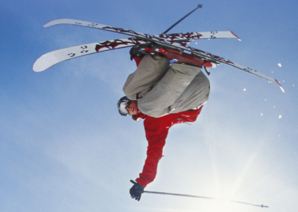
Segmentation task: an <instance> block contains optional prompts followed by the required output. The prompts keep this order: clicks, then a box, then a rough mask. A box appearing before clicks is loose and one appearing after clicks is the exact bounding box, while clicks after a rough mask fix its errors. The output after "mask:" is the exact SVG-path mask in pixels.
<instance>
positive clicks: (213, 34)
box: [43, 19, 240, 42]
mask: <svg viewBox="0 0 298 212" xmlns="http://www.w3.org/2000/svg"><path fill="white" fill-rule="evenodd" d="M59 24H70V25H77V26H84V27H90V28H95V29H101V30H106V31H110V32H116V33H120V34H125V35H129V36H136V37H142V38H144V37H148V38H150V39H158V40H160V41H162V40H166V41H175V42H179V41H181V42H182V41H193V40H197V39H218V38H220V39H223V38H236V39H238V40H240V38H239V37H238V36H237V35H236V34H235V33H233V32H232V31H209V32H186V33H173V34H161V35H148V34H144V33H140V32H136V31H133V30H129V29H123V28H119V27H113V26H109V25H104V24H98V23H94V22H88V21H81V20H76V19H56V20H53V21H50V22H48V23H47V24H45V25H44V26H43V27H45V28H46V27H50V26H54V25H59Z"/></svg>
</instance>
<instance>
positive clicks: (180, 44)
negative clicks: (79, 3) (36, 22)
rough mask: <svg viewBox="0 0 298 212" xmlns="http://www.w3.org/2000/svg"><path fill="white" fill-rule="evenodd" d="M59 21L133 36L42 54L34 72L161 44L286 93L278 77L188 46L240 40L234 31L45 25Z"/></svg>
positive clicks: (82, 22) (98, 25)
mask: <svg viewBox="0 0 298 212" xmlns="http://www.w3.org/2000/svg"><path fill="white" fill-rule="evenodd" d="M58 24H71V25H78V26H84V27H90V28H95V29H101V30H106V31H111V32H116V33H120V34H125V35H130V36H134V38H124V39H115V40H109V41H104V42H97V43H91V44H84V45H79V46H74V47H69V48H65V49H60V50H56V51H52V52H49V53H47V54H44V55H42V56H41V57H40V58H38V59H37V60H36V62H35V63H34V65H33V70H34V71H35V72H41V71H44V70H46V69H47V68H49V67H51V66H53V65H55V64H57V63H60V62H62V61H65V60H68V59H72V58H76V57H80V56H84V55H88V54H93V53H96V52H101V51H107V50H113V49H118V48H124V47H129V46H133V45H136V44H144V43H156V44H158V45H161V46H164V47H167V48H173V49H179V50H182V51H188V52H190V53H191V54H193V55H195V56H198V57H200V58H202V59H203V60H205V61H209V62H212V63H216V64H220V63H225V64H227V65H230V66H233V67H235V68H238V69H240V70H243V71H245V72H247V73H250V74H253V75H255V76H258V77H261V78H263V79H265V80H267V81H270V82H272V83H274V84H276V85H278V86H279V87H280V89H281V90H282V91H283V92H285V90H284V89H283V87H282V86H281V84H280V83H279V82H278V81H277V80H276V79H274V78H272V77H270V76H267V75H265V74H262V73H260V72H257V71H256V70H253V69H251V68H249V67H246V66H243V65H240V64H237V63H235V62H232V61H230V60H227V59H225V58H223V57H220V56H216V55H213V54H211V53H208V52H205V51H202V50H200V49H195V48H192V47H189V46H187V44H188V43H189V42H191V41H193V40H197V39H216V38H236V39H238V40H240V38H239V37H238V36H237V35H235V34H234V33H233V32H231V31H210V32H188V33H174V34H161V35H148V34H144V33H139V32H135V31H133V30H128V29H123V28H119V27H112V26H109V25H103V24H98V23H94V22H87V21H80V20H75V19H57V20H53V21H50V22H49V23H47V24H45V25H44V27H49V26H53V25H58Z"/></svg>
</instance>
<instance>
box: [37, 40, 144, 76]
mask: <svg viewBox="0 0 298 212" xmlns="http://www.w3.org/2000/svg"><path fill="white" fill-rule="evenodd" d="M144 43H148V41H147V42H146V41H144V40H140V39H136V38H123V39H115V40H108V41H102V42H95V43H89V44H83V45H78V46H72V47H68V48H64V49H58V50H55V51H51V52H48V53H46V54H44V55H42V56H41V57H39V58H38V59H37V60H36V61H35V63H34V64H33V71H35V72H42V71H44V70H46V69H48V68H50V67H52V66H53V65H55V64H57V63H60V62H63V61H65V60H69V59H73V58H77V57H81V56H85V55H89V54H94V53H97V52H103V51H108V50H113V49H119V48H125V47H129V46H134V45H136V44H144Z"/></svg>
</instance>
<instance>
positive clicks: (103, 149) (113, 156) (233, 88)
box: [0, 0, 298, 212]
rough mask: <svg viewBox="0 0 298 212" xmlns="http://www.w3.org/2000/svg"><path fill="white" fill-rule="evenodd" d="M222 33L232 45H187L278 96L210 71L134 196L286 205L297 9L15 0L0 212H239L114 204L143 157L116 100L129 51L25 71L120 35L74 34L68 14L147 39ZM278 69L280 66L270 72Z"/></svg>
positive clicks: (1, 90)
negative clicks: (193, 116)
mask: <svg viewBox="0 0 298 212" xmlns="http://www.w3.org/2000/svg"><path fill="white" fill-rule="evenodd" d="M199 3H202V4H203V8H202V9H199V10H198V11H196V12H195V13H194V14H192V15H191V16H190V17H188V18H187V19H185V20H184V21H183V22H181V23H180V24H179V25H177V26H176V27H175V28H174V29H172V30H171V31H170V32H189V31H211V30H212V31H215V30H232V31H234V32H235V33H236V34H237V35H238V36H239V37H240V38H241V39H242V41H241V42H239V41H237V40H236V39H235V40H210V41H208V40H207V41H196V42H192V43H191V44H190V45H191V46H193V47H196V48H199V49H202V50H205V51H208V52H211V53H213V54H217V55H220V56H222V57H225V58H228V59H230V60H232V61H235V62H237V63H240V64H243V65H246V66H249V67H251V68H253V69H256V70H258V71H260V72H262V73H264V74H267V75H270V76H272V77H274V78H277V79H278V80H279V81H280V82H281V83H282V85H283V86H284V88H285V90H286V93H282V92H281V91H280V89H279V88H278V87H277V86H275V85H273V84H269V83H268V82H266V81H265V80H262V79H260V78H257V77H255V76H252V75H249V74H247V73H245V72H242V71H240V70H238V69H235V68H233V67H229V66H227V65H224V64H222V65H220V66H218V67H217V68H216V69H212V70H211V75H210V76H209V79H210V82H211V94H210V100H209V101H208V103H207V104H206V105H205V106H204V108H203V110H202V113H201V115H200V117H199V118H198V120H197V122H196V123H193V124H191V125H186V124H183V125H178V126H174V127H173V128H172V129H171V130H170V134H169V136H168V139H167V144H166V147H165V149H164V157H163V158H162V160H161V162H160V165H159V169H158V175H157V178H156V180H155V181H154V182H153V183H152V184H150V185H148V186H147V188H146V189H148V190H153V191H165V192H175V193H185V194H193V195H200V196H210V197H216V198H224V199H233V200H239V201H244V202H250V203H254V204H265V205H269V206H270V208H269V209H263V210H268V211H269V210H270V211H271V212H277V211H278V212H281V211H286V212H289V211H295V208H297V207H298V203H297V202H298V201H297V196H298V181H297V176H298V164H297V161H298V153H297V152H298V144H297V137H298V136H297V133H298V130H297V119H298V114H297V112H296V107H297V104H298V99H297V97H298V95H297V87H298V83H297V79H298V74H297V71H296V70H297V68H296V66H297V65H296V63H295V62H296V58H297V56H298V55H297V38H296V34H297V27H298V26H297V25H298V24H297V21H296V20H297V18H298V17H297V4H298V3H297V2H296V1H293V0H285V1H275V0H274V1H269V0H264V1H256V0H252V1H246V0H245V1H239V0H238V1H234V0H230V1H227V2H222V1H218V0H210V1H201V2H197V1H193V0H189V1H187V4H186V2H183V1H168V0H164V1H163V0H159V1H157V0H151V1H134V0H127V1H119V0H110V1H108V2H107V1H94V0H85V1H80V0H78V1H67V0H59V1H48V2H44V1H20V0H12V1H9V2H8V1H5V2H3V1H2V2H1V3H0V11H1V15H2V18H1V20H0V23H1V29H0V35H1V51H0V58H1V63H0V68H1V72H0V76H1V77H0V98H1V104H0V129H1V131H0V132H1V133H0V141H1V142H0V211H6V212H14V211H18V212H19V211H22V212H26V211H30V212H32V211H34V212H35V211H44V212H53V211H55V212H60V211H61V212H62V211H63V212H65V211H73V212H79V211H106V212H110V211H111V212H113V211H130V212H131V211H166V212H180V211H188V212H190V211H191V212H192V211H206V212H208V211H212V212H217V211H221V212H222V211H229V212H234V211H237V212H238V211H241V212H250V211H257V210H261V209H259V208H255V207H251V206H246V205H240V204H234V203H228V202H218V201H209V200H198V199H191V198H182V197H169V196H158V195H151V194H144V195H143V197H142V200H141V201H140V202H136V201H134V200H132V199H131V198H130V196H129V194H128V190H129V188H130V187H131V183H130V182H129V180H130V179H135V178H136V177H137V176H138V174H139V172H140V171H141V170H142V166H143V163H144V160H145V153H146V147H147V141H146V139H145V135H144V130H143V125H142V121H140V122H134V121H132V120H131V119H130V118H126V117H120V116H119V114H118V112H117V109H116V102H117V101H118V99H119V98H120V97H121V96H123V92H122V86H123V84H124V82H125V80H126V77H127V76H128V74H130V73H131V72H133V71H134V70H135V64H134V62H132V61H130V60H129V54H128V51H129V49H121V50H115V51H109V52H103V53H99V54H94V55H91V56H86V57H82V58H78V59H74V60H70V61H66V62H63V63H61V64H58V65H56V66H53V67H52V68H50V69H49V70H46V71H44V72H41V73H35V72H33V71H32V65H33V63H34V62H35V60H36V59H37V58H38V57H40V56H41V55H42V54H45V53H47V52H49V51H53V50H56V49H60V48H65V47H69V46H75V45H80V44H85V43H91V42H96V41H105V40H109V39H115V38H123V37H127V36H124V35H120V34H115V33H111V32H104V31H99V30H95V29H88V28H82V27H77V26H67V25H64V26H63V25H61V26H53V27H49V28H46V29H44V28H43V27H42V26H43V25H44V24H45V23H47V22H49V21H51V20H54V19H58V18H74V19H80V20H86V21H93V22H97V23H102V24H107V25H112V26H117V27H123V28H127V29H132V30H135V31H139V32H144V33H148V34H159V33H161V32H163V31H164V30H165V29H167V28H168V27H169V26H171V25H172V24H173V23H174V22H176V21H177V20H178V19H180V18H181V17H182V16H184V15H185V14H186V13H188V12H189V11H190V10H192V9H193V8H194V7H195V6H196V5H197V4H199ZM278 63H280V64H281V65H282V66H281V67H280V66H278Z"/></svg>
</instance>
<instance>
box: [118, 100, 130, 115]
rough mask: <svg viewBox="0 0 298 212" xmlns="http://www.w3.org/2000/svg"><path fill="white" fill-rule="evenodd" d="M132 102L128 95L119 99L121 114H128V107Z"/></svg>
mask: <svg viewBox="0 0 298 212" xmlns="http://www.w3.org/2000/svg"><path fill="white" fill-rule="evenodd" d="M130 104H131V100H130V99H128V98H127V97H126V96H124V97H122V98H121V99H120V100H119V101H118V104H117V106H118V111H119V113H120V115H122V116H127V115H128V113H129V112H128V110H127V108H128V107H129V105H130Z"/></svg>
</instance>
